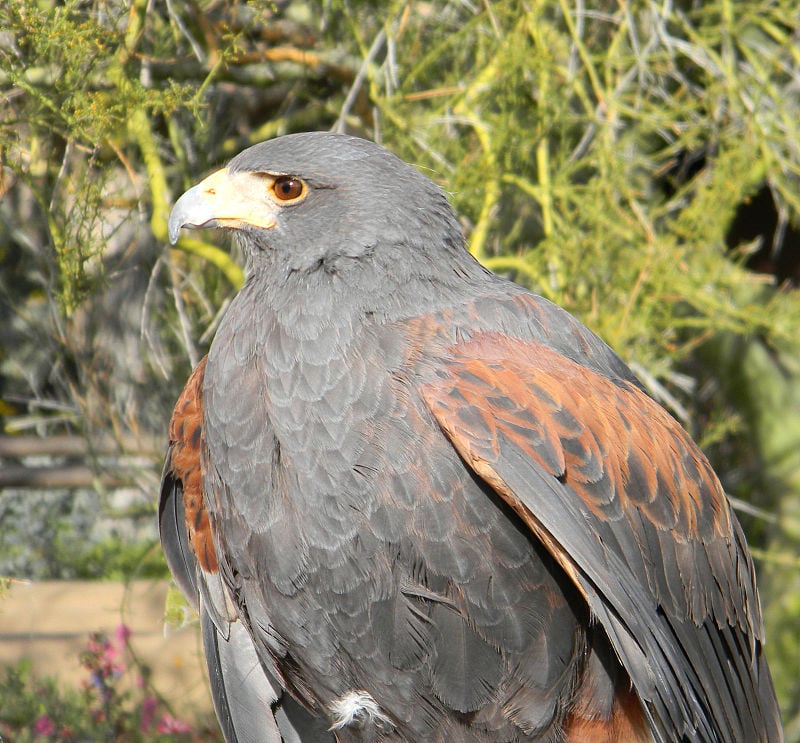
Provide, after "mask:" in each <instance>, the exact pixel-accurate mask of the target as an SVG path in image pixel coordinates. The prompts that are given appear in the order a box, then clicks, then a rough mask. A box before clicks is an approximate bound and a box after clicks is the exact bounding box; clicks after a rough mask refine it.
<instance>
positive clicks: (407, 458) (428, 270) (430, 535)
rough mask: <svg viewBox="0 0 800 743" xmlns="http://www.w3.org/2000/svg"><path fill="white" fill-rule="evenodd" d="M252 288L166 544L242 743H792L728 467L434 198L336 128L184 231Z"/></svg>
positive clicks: (182, 211)
mask: <svg viewBox="0 0 800 743" xmlns="http://www.w3.org/2000/svg"><path fill="white" fill-rule="evenodd" d="M184 227H186V228H192V229H195V228H212V227H215V228H219V229H222V230H225V231H227V232H230V233H231V234H232V235H233V237H234V239H235V240H236V242H237V243H238V244H239V245H240V246H241V247H242V249H243V252H244V255H245V256H246V259H247V278H246V282H245V284H244V286H243V287H242V289H241V291H240V292H239V293H238V295H237V296H236V298H235V299H234V300H233V302H232V303H231V305H230V307H229V308H228V310H227V313H226V314H225V316H224V319H223V320H222V322H221V324H220V326H219V329H218V330H217V333H216V337H215V338H214V341H213V343H212V345H211V348H210V351H209V354H208V356H207V358H206V359H204V360H203V362H202V363H201V364H200V365H199V366H198V367H197V369H195V371H194V373H193V374H192V377H191V378H190V380H189V382H188V384H187V386H186V388H185V390H184V392H183V394H182V396H181V398H180V400H179V402H178V404H177V406H176V408H175V412H174V415H173V418H172V422H171V425H170V445H169V451H168V454H167V460H166V465H165V468H164V474H163V483H162V490H161V503H160V509H159V513H160V529H161V538H162V542H163V545H164V549H165V552H166V555H167V558H168V562H169V565H170V567H171V570H172V572H173V574H174V576H175V579H176V581H177V583H178V585H179V586H180V587H181V588H182V590H183V591H184V592H185V593H186V595H187V596H188V598H189V600H190V601H191V602H192V604H193V605H194V606H195V607H197V609H198V611H199V612H200V616H201V621H202V628H203V638H204V645H205V651H206V656H207V662H208V666H209V672H210V676H211V682H212V690H213V696H214V698H215V704H216V709H217V713H218V716H219V719H220V723H221V726H222V728H223V731H224V734H225V736H226V739H227V740H228V741H230V742H232V741H240V742H244V741H262V740H266V741H279V740H281V739H283V740H286V741H333V740H337V741H420V742H426V741H431V742H433V743H435V742H437V741H441V742H442V743H444V742H450V741H453V742H460V741H481V742H484V743H490V742H496V741H509V742H510V741H547V742H548V743H579V742H580V743H601V742H609V743H610V742H611V741H629V742H632V743H644V741H649V742H651V743H675V742H676V741H703V742H706V743H711V742H712V741H713V742H716V743H767V742H769V743H777V742H778V741H780V740H782V732H781V726H780V720H779V715H778V709H777V704H776V700H775V694H774V691H773V686H772V681H771V678H770V673H769V670H768V668H767V662H766V659H765V657H764V653H763V647H764V632H763V626H762V619H761V612H760V607H759V598H758V592H757V589H756V582H755V574H754V569H753V563H752V560H751V558H750V555H749V553H748V549H747V546H746V544H745V539H744V536H743V533H742V530H741V527H740V525H739V523H738V522H737V520H736V517H735V516H734V514H733V513H732V511H731V508H730V506H729V504H728V502H727V500H726V497H725V494H724V493H723V491H722V488H721V486H720V483H719V481H718V479H717V477H716V476H715V474H714V472H713V471H712V469H711V467H710V465H709V463H708V461H707V460H706V458H705V457H704V456H703V454H702V453H701V452H700V451H699V449H698V447H697V446H696V445H695V444H694V443H693V442H692V440H691V439H690V437H689V436H688V434H687V433H686V432H685V431H684V430H683V429H682V428H681V427H680V426H679V425H678V423H676V421H675V420H674V419H673V418H672V417H671V416H670V415H669V414H668V413H667V412H666V411H665V410H664V409H662V408H661V407H660V406H659V405H658V404H657V403H656V402H655V401H654V400H653V399H652V398H651V397H649V396H648V394H647V393H646V391H645V390H644V389H643V387H642V385H641V384H640V383H639V382H638V381H637V379H636V378H635V376H634V375H633V374H632V373H631V371H630V370H629V369H628V368H627V366H626V365H625V364H624V363H623V361H622V360H621V359H620V358H619V357H618V356H617V355H615V353H614V352H613V351H612V350H611V349H610V348H609V347H608V346H607V345H606V344H605V343H603V342H602V341H601V340H600V339H599V338H598V337H597V336H595V335H594V334H592V333H591V332H590V331H589V330H588V329H587V328H585V327H584V326H583V325H581V324H580V323H579V322H578V321H577V320H576V319H574V318H573V317H572V316H570V315H569V314H568V313H567V312H565V311H564V310H563V309H561V308H559V307H557V306H556V305H554V304H552V303H550V302H548V301H546V300H545V299H542V298H541V297H538V296H535V295H533V294H531V293H529V292H528V291H526V290H525V289H523V288H522V287H520V286H518V285H516V284H514V283H512V282H510V281H507V280H505V279H503V278H501V277H498V276H496V275H494V274H492V273H491V272H489V271H488V270H486V269H485V268H483V267H482V266H481V265H480V264H479V263H478V262H477V261H475V260H474V259H473V258H472V257H471V255H470V254H469V253H468V252H467V250H466V249H465V246H464V241H463V238H462V232H461V229H460V227H459V222H458V221H457V219H456V217H455V216H454V213H453V211H452V209H451V207H450V205H449V204H448V201H447V199H446V197H445V195H444V193H443V192H442V190H440V188H439V187H438V186H436V185H435V184H434V183H433V182H432V181H431V180H429V179H428V178H427V177H425V176H424V175H422V174H421V173H420V172H419V171H418V170H416V169H415V168H413V167H412V166H410V165H408V164H406V163H404V162H402V161H401V160H400V159H398V158H397V157H395V156H394V155H393V154H391V153H389V152H388V151H387V150H385V149H384V148H382V147H380V146H379V145H377V144H374V143H371V142H368V141H365V140H362V139H358V138H355V137H350V136H345V135H339V134H332V133H321V132H316V133H303V134H294V135H288V136H283V137H279V138H276V139H273V140H271V141H267V142H263V143H261V144H257V145H255V146H253V147H250V148H249V149H247V150H245V151H244V152H242V153H241V154H239V155H238V156H236V157H235V158H233V160H231V161H230V163H229V164H228V166H227V167H225V168H223V169H222V170H219V171H217V172H216V173H214V174H213V175H211V176H209V177H208V178H206V179H205V180H203V181H202V182H201V183H199V184H198V185H196V186H195V187H193V188H191V189H190V190H188V191H187V192H186V193H184V194H183V196H181V197H180V199H179V200H178V201H177V203H176V204H175V206H174V209H173V211H172V213H171V216H170V220H169V230H170V239H171V241H173V242H174V241H175V240H176V239H177V237H178V234H179V232H180V230H181V228H184Z"/></svg>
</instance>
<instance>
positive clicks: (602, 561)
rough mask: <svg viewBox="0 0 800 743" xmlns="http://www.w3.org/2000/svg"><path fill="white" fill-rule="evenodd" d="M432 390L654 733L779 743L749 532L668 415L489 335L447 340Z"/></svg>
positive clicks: (437, 413)
mask: <svg viewBox="0 0 800 743" xmlns="http://www.w3.org/2000/svg"><path fill="white" fill-rule="evenodd" d="M422 394H423V397H424V399H425V400H426V403H427V405H428V407H429V409H430V410H431V412H432V413H433V415H434V417H435V419H436V420H437V422H438V423H439V425H440V427H441V428H442V430H443V431H444V433H445V434H446V435H447V437H448V438H449V439H450V441H451V442H452V444H453V445H454V447H455V448H456V450H457V451H458V452H459V454H460V455H461V457H462V458H463V459H464V461H465V462H466V463H467V464H468V465H469V466H471V467H472V468H473V469H474V471H475V472H476V473H477V474H478V475H479V476H481V477H482V478H483V479H484V480H485V481H486V482H487V483H489V484H490V485H491V486H492V487H493V488H494V489H495V490H496V491H497V492H498V494H499V495H500V496H501V497H503V498H504V499H505V500H506V501H507V502H508V503H509V505H511V506H512V508H514V510H515V511H516V512H517V513H518V514H519V515H520V517H521V518H522V519H523V521H524V522H525V523H526V524H527V526H528V527H529V528H530V529H531V531H532V532H533V533H534V534H535V535H536V536H537V537H538V538H539V539H540V540H541V541H542V542H543V544H544V545H545V546H546V547H547V548H548V550H549V551H550V552H551V553H552V554H553V555H554V557H555V558H556V559H557V561H558V562H559V564H560V565H561V567H562V568H563V569H564V570H565V571H566V572H567V574H568V575H570V577H571V578H572V580H573V581H574V583H575V584H576V586H577V587H578V588H579V590H580V591H581V592H582V594H583V595H584V597H585V598H586V600H587V602H588V604H589V606H590V608H591V610H592V612H593V614H594V615H595V617H596V618H597V619H598V621H600V623H601V624H602V625H603V627H604V629H605V630H606V632H607V633H608V635H609V637H610V639H611V641H612V644H613V645H614V648H615V651H616V653H617V655H618V656H619V658H620V660H621V662H622V663H623V665H624V666H625V668H626V670H627V671H628V673H629V674H630V675H631V679H632V682H633V685H634V687H635V689H636V691H637V693H638V694H639V696H640V698H641V699H642V701H643V702H644V703H645V707H646V710H647V714H648V716H649V717H650V720H651V726H652V727H653V729H654V734H656V735H658V736H659V737H658V738H657V739H658V740H660V741H667V740H675V739H676V737H680V736H684V735H686V736H689V739H692V740H703V741H718V740H724V741H730V743H733V742H734V741H741V740H753V741H756V740H765V741H766V740H769V741H776V740H779V739H780V733H779V728H778V727H777V722H776V720H777V707H776V705H775V700H774V692H773V690H772V688H771V685H766V686H765V685H763V684H762V685H761V686H759V683H760V681H759V679H761V678H762V677H763V676H764V675H765V674H763V671H762V670H761V667H762V666H763V665H764V664H765V661H764V659H763V657H762V655H761V645H762V643H763V628H762V625H761V616H760V608H759V603H758V596H757V592H756V588H755V576H754V570H753V565H752V562H751V560H750V558H749V555H748V553H747V550H746V547H745V544H744V540H743V536H742V534H741V530H740V527H739V525H738V522H736V520H735V518H733V517H732V515H731V512H730V508H729V506H728V503H727V500H726V497H725V495H724V493H723V491H722V488H721V486H720V484H719V481H718V480H717V478H716V476H715V474H714V472H713V471H712V469H711V467H710V465H709V464H708V462H707V460H706V459H705V457H704V456H703V454H702V453H701V452H700V451H699V450H698V449H697V447H696V445H695V444H694V443H693V442H692V440H691V439H690V437H689V436H688V434H686V432H685V431H684V430H683V429H682V428H681V427H680V426H679V425H678V423H677V422H676V421H675V420H674V419H673V418H672V417H671V416H670V415H669V414H668V413H667V412H666V411H665V410H664V409H663V408H661V407H660V406H659V405H658V404H657V403H655V402H654V401H653V400H652V399H651V398H649V397H648V396H647V395H646V394H645V393H644V392H643V391H642V390H641V389H640V388H639V387H637V386H636V385H634V384H632V383H630V382H629V381H626V380H619V379H616V380H615V379H611V378H609V377H606V376H604V375H603V374H601V373H599V372H597V371H594V370H592V369H589V368H587V367H585V366H582V365H581V364H579V363H577V362H576V361H573V360H570V359H567V358H565V357H564V356H562V355H561V354H559V353H557V352H556V351H553V350H552V349H550V348H548V347H546V346H544V345H542V344H541V343H538V342H536V341H521V340H519V339H516V338H509V337H508V336H505V335H502V334H500V333H494V332H486V333H480V334H476V335H474V336H473V337H472V339H471V340H470V341H468V342H465V343H459V344H456V345H454V346H452V347H451V348H450V349H449V355H448V356H447V357H446V358H444V359H442V360H441V363H440V364H439V365H438V366H437V367H435V368H434V370H433V373H432V380H431V381H429V382H428V383H427V384H426V385H425V386H424V387H423V389H422ZM765 731H767V732H765ZM765 735H767V736H768V737H764V736H765Z"/></svg>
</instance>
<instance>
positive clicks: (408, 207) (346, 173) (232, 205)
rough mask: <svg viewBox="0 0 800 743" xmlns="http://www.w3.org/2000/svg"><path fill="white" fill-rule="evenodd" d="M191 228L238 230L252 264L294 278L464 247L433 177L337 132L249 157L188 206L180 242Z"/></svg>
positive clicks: (265, 145) (181, 208)
mask: <svg viewBox="0 0 800 743" xmlns="http://www.w3.org/2000/svg"><path fill="white" fill-rule="evenodd" d="M184 227H186V228H190V229H201V228H209V227H216V228H221V229H223V230H231V231H233V232H234V233H235V234H236V235H238V236H239V238H240V240H239V242H240V243H241V244H242V246H243V248H244V250H245V253H246V254H247V257H248V260H249V261H250V262H251V265H258V263H259V262H260V261H267V262H268V263H270V264H271V265H273V266H276V265H278V266H281V267H282V268H283V269H285V270H288V271H312V270H315V269H317V268H319V267H322V266H325V267H326V269H328V270H332V271H336V270H338V267H339V266H340V265H341V264H343V263H346V262H347V261H352V260H353V259H355V260H359V259H362V258H364V257H369V256H370V255H374V254H376V253H379V252H381V251H382V250H384V251H389V252H392V254H393V259H396V258H397V249H398V247H400V248H401V249H402V248H403V247H409V248H413V247H414V243H420V244H421V245H424V246H425V249H426V250H430V249H431V248H432V247H433V248H435V246H437V245H440V244H446V245H448V246H450V247H453V246H454V244H456V243H457V244H458V247H461V231H460V227H459V224H458V221H457V220H456V218H455V216H454V214H453V211H452V209H451V207H450V205H449V204H448V202H447V199H446V197H445V195H444V193H443V192H442V190H441V189H440V188H439V187H438V186H436V185H435V184H434V183H433V182H432V181H431V180H430V179H429V178H427V177H425V176H424V175H422V174H421V173H420V172H419V171H418V170H416V169H415V168H413V167H412V166H410V165H408V164H406V163H404V162H403V161H402V160H400V159H399V158H397V157H396V156H395V155H393V154H391V153H390V152H388V151H387V150H386V149H384V148H383V147H381V146H380V145H377V144H375V143H373V142H369V141H367V140H363V139H359V138H357V137H351V136H347V135H342V134H334V133H329V132H309V133H303V134H290V135H286V136H283V137H278V138H276V139H272V140H269V141H267V142H262V143H260V144H257V145H255V146H253V147H250V148H248V149H246V150H244V151H243V152H241V153H240V154H239V155H237V156H236V157H234V158H233V160H231V161H230V163H229V164H228V165H227V167H225V168H223V169H221V170H218V171H216V172H215V173H212V174H211V175H210V176H208V177H207V178H206V179H205V180H204V181H202V182H201V183H199V184H198V185H196V186H194V187H193V188H191V189H189V190H188V191H187V192H186V193H184V194H183V196H181V197H180V199H179V200H178V201H177V203H176V204H175V206H174V208H173V210H172V213H171V214H170V218H169V237H170V241H171V242H172V243H175V242H176V241H177V239H178V235H179V233H180V230H181V229H182V228H184ZM408 258H413V256H408ZM282 273H283V272H282Z"/></svg>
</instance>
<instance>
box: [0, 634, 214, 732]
mask: <svg viewBox="0 0 800 743" xmlns="http://www.w3.org/2000/svg"><path fill="white" fill-rule="evenodd" d="M129 637H130V630H129V629H128V628H127V627H126V626H125V625H120V627H119V628H118V629H117V632H116V633H115V637H114V638H113V639H112V638H109V637H107V636H106V635H104V634H100V633H98V634H93V635H91V636H90V637H89V640H88V642H87V646H86V649H85V650H84V651H83V652H82V653H81V657H80V664H81V666H82V667H83V668H84V669H85V674H86V678H85V681H84V682H83V683H82V684H81V686H80V687H78V688H70V687H65V686H63V685H62V684H59V683H58V681H57V680H56V679H53V678H49V677H48V678H43V679H39V678H36V676H35V675H34V674H33V671H32V668H31V664H30V663H29V662H28V661H21V662H20V663H19V664H18V665H16V666H11V667H7V668H5V669H3V675H2V676H1V677H0V698H2V700H3V707H2V709H0V737H3V738H4V739H6V740H14V741H16V743H37V742H39V743H41V742H42V741H59V742H60V743H72V742H73V741H74V742H75V743H77V741H109V742H111V741H122V740H124V741H128V742H129V743H137V742H138V741H142V742H144V741H147V742H148V743H150V742H151V741H152V742H154V743H160V742H164V743H166V741H186V743H190V742H192V743H199V742H200V741H214V740H219V737H218V734H217V733H215V732H214V731H212V730H209V729H206V728H205V727H203V726H201V727H199V728H197V729H194V728H193V727H192V726H191V725H189V724H188V723H186V722H184V721H181V720H178V719H176V718H175V717H173V715H172V714H171V713H170V711H169V709H168V707H167V706H166V704H165V702H164V700H163V699H162V698H161V697H160V696H159V695H158V694H157V693H156V692H155V691H154V690H153V689H152V688H150V687H149V686H148V683H147V680H146V677H147V669H146V668H142V667H140V666H139V665H138V664H137V662H136V659H135V658H134V656H133V655H132V653H131V651H130V646H129V644H128V638H129ZM77 662H78V659H76V663H77Z"/></svg>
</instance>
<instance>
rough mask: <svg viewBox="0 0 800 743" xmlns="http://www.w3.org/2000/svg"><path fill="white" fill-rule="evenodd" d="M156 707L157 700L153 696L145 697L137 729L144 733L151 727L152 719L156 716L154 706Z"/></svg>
mask: <svg viewBox="0 0 800 743" xmlns="http://www.w3.org/2000/svg"><path fill="white" fill-rule="evenodd" d="M157 707H158V700H157V699H156V698H155V697H145V698H144V700H143V701H142V717H141V721H140V723H139V729H140V730H141V731H142V732H143V733H146V732H147V731H148V730H150V728H151V727H153V719H154V718H155V716H156V708H157Z"/></svg>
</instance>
